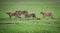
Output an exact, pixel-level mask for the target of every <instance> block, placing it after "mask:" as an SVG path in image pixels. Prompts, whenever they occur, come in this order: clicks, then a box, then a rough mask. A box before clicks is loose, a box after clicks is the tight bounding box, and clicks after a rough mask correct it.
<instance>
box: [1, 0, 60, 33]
mask: <svg viewBox="0 0 60 33" xmlns="http://www.w3.org/2000/svg"><path fill="white" fill-rule="evenodd" d="M38 2H39V1H38ZM38 2H36V1H35V2H34V1H32V2H31V1H25V2H24V3H23V2H13V3H12V2H9V3H8V2H2V3H0V33H60V26H59V25H60V15H59V14H60V5H59V1H55V2H53V1H50V0H49V1H42V2H41V1H40V2H39V3H38ZM49 2H50V3H49ZM16 10H27V11H28V12H29V13H35V14H36V16H37V17H38V18H41V20H31V19H30V20H25V18H24V16H23V15H22V16H21V17H22V18H21V19H20V18H17V19H16V18H15V17H14V16H13V17H12V18H11V19H10V18H9V16H8V15H7V14H6V12H15V11H16ZM40 12H51V13H52V14H53V16H54V18H55V19H43V16H42V15H41V14H40ZM1 23H2V24H1ZM6 23H13V24H6Z"/></svg>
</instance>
